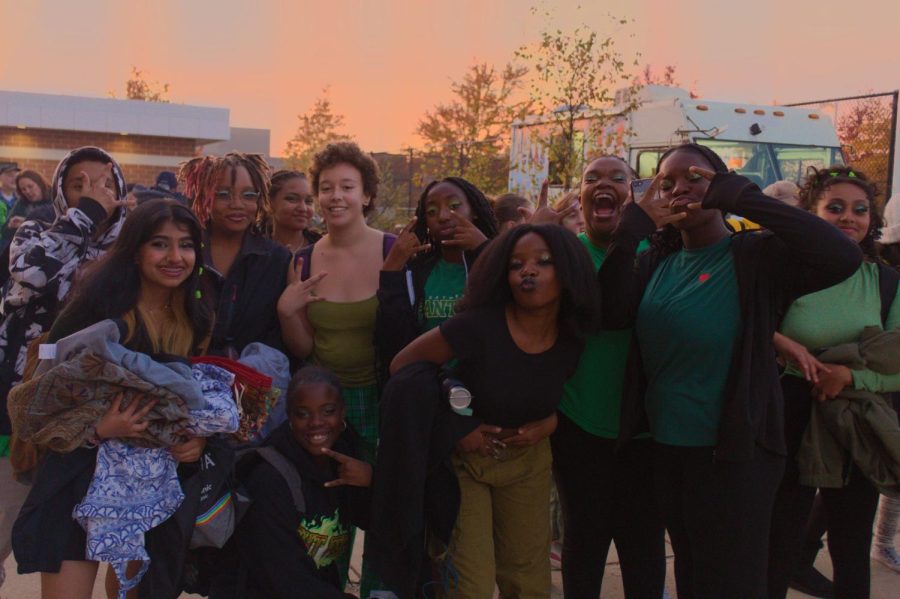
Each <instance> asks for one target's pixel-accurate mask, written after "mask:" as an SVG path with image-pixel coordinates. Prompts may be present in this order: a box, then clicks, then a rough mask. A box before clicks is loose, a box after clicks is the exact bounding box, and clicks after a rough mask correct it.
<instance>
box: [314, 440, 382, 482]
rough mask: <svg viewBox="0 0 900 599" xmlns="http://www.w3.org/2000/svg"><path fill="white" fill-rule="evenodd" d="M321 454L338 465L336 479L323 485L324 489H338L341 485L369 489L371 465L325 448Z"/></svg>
mask: <svg viewBox="0 0 900 599" xmlns="http://www.w3.org/2000/svg"><path fill="white" fill-rule="evenodd" d="M322 453H323V454H325V455H327V456H328V457H330V458H331V459H333V460H334V461H335V462H337V465H338V468H337V471H338V472H337V474H338V477H337V478H336V479H335V480H331V481H328V482H327V483H325V486H326V487H340V486H343V485H349V486H351V487H369V486H371V485H372V465H371V464H367V463H366V462H363V461H362V460H357V459H356V458H351V457H350V456H348V455H344V454H342V453H338V452H337V451H334V450H332V449H329V448H327V447H323V448H322Z"/></svg>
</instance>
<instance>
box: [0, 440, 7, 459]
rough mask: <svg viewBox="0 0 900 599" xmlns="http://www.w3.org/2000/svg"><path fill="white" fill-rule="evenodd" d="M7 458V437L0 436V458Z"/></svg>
mask: <svg viewBox="0 0 900 599" xmlns="http://www.w3.org/2000/svg"><path fill="white" fill-rule="evenodd" d="M8 457H9V435H0V458H8Z"/></svg>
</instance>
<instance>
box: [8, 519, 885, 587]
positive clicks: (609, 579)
mask: <svg viewBox="0 0 900 599" xmlns="http://www.w3.org/2000/svg"><path fill="white" fill-rule="evenodd" d="M895 544H896V545H898V546H900V534H898V535H897V537H896V538H895ZM357 546H358V548H357V551H356V554H355V557H354V560H353V561H354V566H355V569H356V572H357V573H358V572H359V566H360V559H361V555H360V554H361V549H360V548H361V547H362V542H361V540H360V541H359V542H357ZM667 557H668V565H667V568H666V589H667V590H668V592H669V595H670V596H671V597H672V598H673V599H675V577H674V574H673V560H672V548H671V547H668V551H667ZM816 567H817V568H818V569H819V571H821V572H822V573H823V574H825V575H826V576H828V577H831V559H830V557H829V555H828V550H827V549H823V550H822V551H821V552H819V556H818V559H817V560H816ZM15 568H16V566H15V563H14V562H13V560H12V558H10V559H9V560H8V561H7V562H6V570H7V581H6V584H5V585H3V588H0V599H40V596H41V593H40V576H39V575H38V574H29V575H25V576H19V575H17V574H15ZM104 570H105V566H103V567H101V572H100V576H99V577H98V581H97V584H96V585H95V587H94V595H93V599H105V597H106V595H105V593H104V592H103V578H102V576H103V574H104ZM356 577H358V574H356ZM353 578H354V576H353V575H352V574H351V579H353ZM600 596H601V599H619V598H622V597H624V593H623V591H622V574H621V572H620V570H619V563H618V557H617V556H616V553H615V549H613V550H611V551H610V555H609V559H608V561H607V565H606V573H605V575H604V579H603V592H602V593H601V595H600ZM898 596H900V574H897V573H894V572H892V571H891V570H888V569H887V568H886V567H885V566H883V565H882V564H880V563H878V562H872V595H871V599H895V598H896V597H898ZM182 597H183V598H184V599H190V598H192V597H197V596H196V595H188V594H185V595H182ZM552 597H553V599H561V598H562V597H563V592H562V580H561V576H560V573H559V572H558V571H554V572H553V595H552ZM805 597H808V595H805V594H803V593H800V592H797V591H790V592H789V593H788V599H803V598H805Z"/></svg>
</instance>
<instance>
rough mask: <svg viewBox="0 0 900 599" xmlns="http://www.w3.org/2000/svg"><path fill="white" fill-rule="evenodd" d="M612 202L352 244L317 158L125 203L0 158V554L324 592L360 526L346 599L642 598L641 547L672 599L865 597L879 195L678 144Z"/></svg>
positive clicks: (363, 192) (648, 592)
mask: <svg viewBox="0 0 900 599" xmlns="http://www.w3.org/2000/svg"><path fill="white" fill-rule="evenodd" d="M635 179H636V177H635V173H634V172H633V170H632V169H631V167H630V166H629V165H628V164H627V162H625V161H624V160H622V159H621V158H618V157H615V156H600V157H596V158H595V159H593V160H591V161H590V162H588V163H587V164H586V166H585V169H584V172H583V175H582V179H581V182H580V186H579V188H578V189H576V190H573V191H569V192H567V193H564V194H562V195H561V196H560V197H559V198H557V199H556V200H555V201H554V202H550V201H549V198H548V188H547V185H546V184H545V185H544V187H543V188H542V191H541V195H540V197H539V198H537V199H536V201H534V202H533V201H531V200H530V199H528V198H525V197H522V196H519V195H516V194H505V195H502V196H500V197H498V198H495V199H491V198H488V197H486V196H485V195H484V194H483V193H482V192H481V190H479V189H478V188H477V187H475V186H474V185H472V184H471V183H470V182H469V181H467V180H465V179H462V178H459V177H446V178H443V179H439V180H435V181H433V182H431V183H430V184H428V185H427V186H426V187H425V189H424V190H423V192H422V194H421V197H420V198H419V201H418V203H417V206H416V209H415V214H414V215H413V216H412V217H411V219H410V221H409V222H408V223H407V224H406V225H405V226H403V227H398V228H397V230H395V231H392V232H383V231H380V230H377V229H374V228H372V227H371V226H369V224H368V220H367V217H369V216H371V215H372V213H373V212H374V211H376V210H377V203H378V202H377V200H378V186H379V172H378V167H377V165H376V163H375V162H374V160H373V159H372V158H371V156H369V155H368V154H366V153H365V152H363V151H361V150H360V148H359V147H357V146H356V145H355V144H353V143H349V142H341V143H335V144H330V145H328V146H327V147H326V148H324V149H323V150H322V151H321V152H319V153H318V154H317V155H316V156H315V159H314V161H313V165H312V168H311V169H310V172H309V173H301V172H297V171H289V170H280V171H277V172H274V173H273V172H271V171H270V168H269V166H268V165H267V164H266V163H265V161H264V160H263V159H262V157H260V156H258V155H254V154H243V153H237V152H233V153H229V154H226V155H224V156H202V157H197V158H194V159H192V160H190V161H188V162H186V163H185V164H183V165H182V166H181V168H180V169H179V172H178V173H177V174H176V173H174V172H162V173H160V174H159V176H158V178H157V180H156V184H155V185H154V186H152V187H149V188H147V187H143V186H139V185H131V184H127V183H126V181H125V179H124V176H123V173H122V170H121V168H120V167H119V165H118V163H117V162H116V160H115V158H114V157H113V156H112V155H110V154H108V153H107V152H105V151H104V150H102V149H100V148H94V147H83V148H78V149H75V150H73V151H72V152H70V153H69V154H68V155H67V156H66V157H65V158H64V159H63V160H62V161H61V162H60V164H59V165H58V167H57V169H56V172H55V173H54V174H53V176H52V179H51V181H50V183H49V184H48V183H47V181H46V180H45V179H44V178H43V177H42V176H41V175H40V174H39V173H37V172H34V171H19V169H18V168H17V165H15V164H13V163H0V194H2V201H0V225H2V230H3V233H2V236H0V240H2V248H0V249H2V251H3V252H4V253H3V256H2V258H0V261H2V263H3V264H4V267H5V268H7V269H8V270H6V271H5V272H4V273H3V299H2V312H3V320H2V324H0V394H2V395H3V397H4V400H5V404H6V408H5V409H4V410H2V413H0V559H3V560H5V559H6V557H8V555H9V553H10V552H11V551H13V552H14V553H15V557H16V561H17V563H18V568H19V572H20V573H30V572H40V573H41V587H42V596H43V597H47V598H63V597H65V598H79V599H80V598H85V599H87V598H89V597H90V596H91V593H92V589H93V586H94V582H95V578H96V577H97V572H98V563H99V562H101V561H105V562H109V563H110V564H111V565H112V567H111V568H110V569H109V571H108V573H107V578H106V580H105V584H106V590H107V593H108V595H109V596H110V597H114V596H119V597H152V598H166V597H172V598H174V597H177V596H179V594H180V593H181V592H183V591H185V590H187V591H190V592H196V593H199V594H202V595H206V596H209V597H213V598H225V597H246V598H251V599H252V598H256V597H259V598H263V597H266V598H274V597H283V598H289V597H310V598H312V597H315V598H329V597H335V598H340V597H345V596H347V593H346V591H345V589H347V588H348V586H347V583H348V577H349V576H350V566H349V559H350V554H351V552H352V547H353V544H354V540H355V531H356V529H357V528H361V529H364V530H366V535H365V540H364V546H365V551H364V559H363V564H362V571H361V572H360V573H359V576H360V581H359V593H360V596H361V597H400V598H401V599H406V598H407V597H422V596H427V597H464V598H478V599H480V598H488V597H492V596H493V593H494V592H495V588H496V589H499V592H500V596H501V597H508V598H513V597H516V598H522V599H526V598H547V597H549V596H550V589H551V557H552V561H553V562H554V563H555V564H556V565H557V566H558V567H560V568H561V570H562V581H563V590H564V593H565V596H566V597H571V598H576V599H577V598H582V597H583V598H591V599H595V598H597V597H599V594H600V589H601V586H602V583H603V578H604V567H605V564H606V560H607V554H608V552H609V548H610V544H611V543H613V542H614V543H615V544H616V550H617V553H618V557H619V562H620V565H621V570H622V577H623V585H624V593H625V597H626V598H627V599H642V598H647V599H660V598H662V597H664V596H665V595H666V594H667V590H666V589H665V574H666V557H665V535H666V533H668V536H669V538H670V540H671V544H672V548H673V550H674V553H675V563H674V569H675V579H676V589H675V591H676V592H677V596H678V597H680V598H685V599H689V598H693V597H697V598H735V597H748V598H751V597H752V598H757V597H770V598H779V599H780V598H783V597H785V595H786V593H787V590H788V587H789V586H794V587H795V588H800V589H802V590H805V591H807V592H810V593H814V594H816V596H834V597H841V598H859V597H867V596H869V587H870V556H871V558H875V559H878V560H879V561H881V562H883V563H885V564H886V565H887V566H888V567H890V568H892V569H893V570H894V571H896V572H898V573H900V557H898V554H897V552H896V550H895V548H894V544H893V542H894V541H893V540H894V536H895V533H896V530H897V520H898V516H900V426H898V422H897V411H896V410H897V403H896V398H897V394H898V392H900V302H898V301H896V299H897V297H898V296H900V290H898V280H900V274H898V272H897V269H898V268H900V200H897V199H894V200H893V201H891V202H889V203H888V204H887V205H886V207H885V208H884V209H883V210H882V209H881V208H880V206H879V205H878V203H877V202H876V189H875V187H874V186H873V184H872V183H871V182H869V180H868V179H867V177H866V176H865V174H864V173H862V172H860V171H858V170H856V169H854V168H851V167H847V166H843V165H835V166H823V167H821V168H810V170H809V172H808V173H807V175H806V178H805V179H804V181H801V182H800V183H801V185H799V186H798V185H796V184H794V183H792V182H787V181H785V182H779V183H777V184H775V185H773V186H772V187H770V188H767V189H766V190H765V192H763V191H762V190H760V189H759V188H757V187H756V186H755V185H754V184H753V183H752V182H751V181H749V180H748V179H746V178H744V177H742V176H741V175H739V174H736V173H733V172H729V170H728V168H727V167H726V165H725V164H724V163H723V162H722V160H721V159H720V158H719V156H718V155H716V154H715V153H714V152H713V151H711V150H709V149H708V148H706V147H704V146H700V145H695V144H685V145H680V146H674V147H672V148H670V149H668V150H667V151H666V152H665V153H663V154H662V156H661V157H660V159H659V163H658V166H657V174H656V176H655V177H654V178H653V180H652V181H651V182H649V186H647V185H643V186H640V185H638V184H640V183H644V184H646V183H648V182H636V181H635ZM633 184H635V185H637V186H634V187H633ZM633 189H640V191H639V192H634V191H633ZM223 381H224V382H223ZM223 385H224V386H223ZM223 396H227V401H224V402H223V401H222V399H223ZM892 398H893V399H892ZM252 402H255V403H252ZM257 410H258V411H257ZM879 497H881V501H880V503H881V508H880V509H879V508H878V505H879ZM551 498H554V501H551ZM551 505H555V506H556V507H555V508H551ZM876 512H877V518H876ZM873 525H874V526H875V530H876V534H875V536H874V545H873ZM826 532H827V542H828V546H829V552H830V555H831V559H832V562H833V566H834V568H833V570H834V577H833V581H831V580H828V579H826V578H825V577H823V576H822V575H821V573H819V572H818V571H817V570H816V569H815V568H814V566H813V561H814V559H815V555H816V553H817V552H818V549H819V548H820V547H821V538H822V536H823V534H824V533H826ZM0 567H2V564H0ZM2 580H3V579H2V569H0V584H2Z"/></svg>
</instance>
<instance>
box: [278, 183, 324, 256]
mask: <svg viewBox="0 0 900 599" xmlns="http://www.w3.org/2000/svg"><path fill="white" fill-rule="evenodd" d="M315 203H316V200H315V196H313V193H312V187H311V186H310V184H309V180H308V179H307V178H306V175H305V174H303V173H301V172H300V171H289V170H280V171H278V172H276V173H275V174H274V175H272V179H271V180H270V181H269V204H270V209H269V213H268V214H267V215H266V216H267V219H266V232H267V233H268V234H269V237H270V238H271V239H272V240H273V241H276V242H278V243H280V244H281V245H283V246H284V247H286V248H287V249H288V250H289V251H290V252H291V253H292V254H296V253H297V252H298V251H299V250H300V249H301V248H303V247H306V246H307V245H311V244H313V243H315V242H317V241H318V240H319V239H320V238H321V237H322V236H321V235H319V234H318V233H316V232H315V231H313V230H311V229H310V228H309V225H310V224H311V223H312V219H313V216H314V215H315V211H316V209H315Z"/></svg>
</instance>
